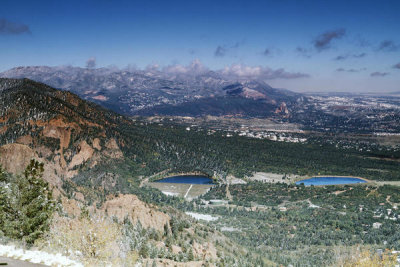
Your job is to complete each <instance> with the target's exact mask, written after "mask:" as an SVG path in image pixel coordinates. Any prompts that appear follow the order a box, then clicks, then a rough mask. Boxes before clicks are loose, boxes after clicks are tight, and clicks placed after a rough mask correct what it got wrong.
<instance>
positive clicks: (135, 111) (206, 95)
mask: <svg viewBox="0 0 400 267" xmlns="http://www.w3.org/2000/svg"><path fill="white" fill-rule="evenodd" d="M0 77H6V78H29V79H32V80H35V81H39V82H43V83H45V84H48V85H50V86H52V87H54V88H57V89H62V90H67V91H70V92H73V93H75V94H77V95H79V96H80V97H81V98H83V99H86V100H90V101H92V102H95V103H97V104H100V105H102V106H104V107H106V108H109V109H111V110H113V111H115V112H118V113H120V114H125V115H182V116H202V115H217V116H220V115H230V116H250V117H268V116H279V115H282V117H285V116H286V117H287V116H288V114H289V113H290V110H291V109H292V106H293V105H295V104H296V103H298V102H299V101H301V100H303V99H304V98H303V97H302V95H300V94H298V93H294V92H291V91H289V90H284V89H275V88H272V87H271V86H269V85H268V84H266V83H265V82H264V81H260V80H253V79H245V78H240V77H238V76H234V77H232V76H231V75H226V74H224V73H221V72H214V71H210V70H204V71H195V72H191V73H182V72H177V71H169V72H168V71H159V70H156V69H147V70H137V69H132V70H128V69H127V70H119V69H114V68H98V69H88V68H79V67H70V66H62V67H47V66H32V67H17V68H13V69H10V70H8V71H5V72H2V73H0Z"/></svg>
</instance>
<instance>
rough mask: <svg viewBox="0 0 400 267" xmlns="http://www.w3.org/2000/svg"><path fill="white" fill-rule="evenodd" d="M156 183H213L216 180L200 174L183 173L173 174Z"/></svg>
mask: <svg viewBox="0 0 400 267" xmlns="http://www.w3.org/2000/svg"><path fill="white" fill-rule="evenodd" d="M155 182H156V183H176V184H213V183H214V181H213V180H212V179H211V178H209V177H206V176H199V175H181V176H171V177H167V178H164V179H161V180H158V181H155Z"/></svg>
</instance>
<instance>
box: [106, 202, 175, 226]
mask: <svg viewBox="0 0 400 267" xmlns="http://www.w3.org/2000/svg"><path fill="white" fill-rule="evenodd" d="M99 212H102V213H104V214H107V215H108V216H115V217H116V218H118V220H119V221H123V220H124V218H125V217H128V218H129V219H130V220H131V222H132V224H136V223H138V222H140V223H141V225H142V226H143V227H144V228H154V229H155V230H158V231H160V232H162V231H164V225H165V224H167V225H169V221H170V217H169V216H168V215H167V214H165V213H163V212H160V211H158V210H156V209H155V208H154V207H151V206H149V205H148V204H146V203H144V202H142V201H140V200H139V199H138V198H137V196H135V195H123V194H120V195H118V196H117V197H114V198H112V199H109V200H107V201H106V202H104V204H103V206H102V207H101V208H100V211H99Z"/></svg>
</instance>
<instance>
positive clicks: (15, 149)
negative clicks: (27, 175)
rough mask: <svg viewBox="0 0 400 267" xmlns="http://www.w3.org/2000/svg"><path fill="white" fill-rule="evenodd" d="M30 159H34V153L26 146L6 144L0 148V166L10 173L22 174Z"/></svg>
mask: <svg viewBox="0 0 400 267" xmlns="http://www.w3.org/2000/svg"><path fill="white" fill-rule="evenodd" d="M32 158H35V153H34V151H33V150H32V149H31V148H30V147H28V146H27V145H23V144H7V145H4V146H1V147H0V164H1V165H2V166H3V168H5V169H6V170H7V171H8V172H10V173H14V174H19V173H22V172H23V170H24V169H25V168H26V166H27V165H28V164H29V162H30V160H31V159H32Z"/></svg>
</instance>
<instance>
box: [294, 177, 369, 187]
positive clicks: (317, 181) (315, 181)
mask: <svg viewBox="0 0 400 267" xmlns="http://www.w3.org/2000/svg"><path fill="white" fill-rule="evenodd" d="M359 183H366V181H365V180H363V179H360V178H354V177H338V176H326V177H311V178H310V179H304V180H301V181H297V182H296V184H297V185H300V184H304V185H336V184H359Z"/></svg>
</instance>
